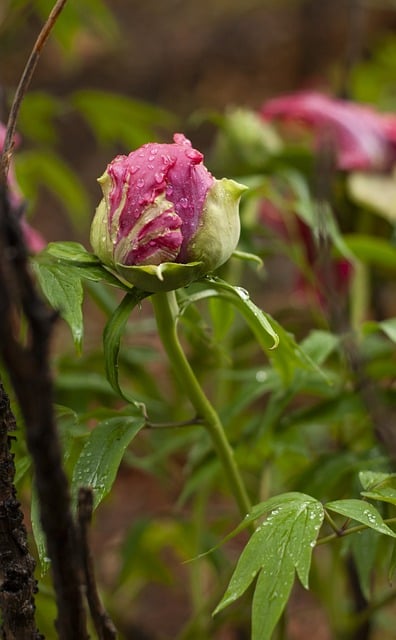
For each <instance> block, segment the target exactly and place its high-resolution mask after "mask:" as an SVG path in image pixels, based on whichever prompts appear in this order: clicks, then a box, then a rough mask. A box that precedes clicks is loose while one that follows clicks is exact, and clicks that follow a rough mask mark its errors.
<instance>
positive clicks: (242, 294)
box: [235, 287, 250, 300]
mask: <svg viewBox="0 0 396 640" xmlns="http://www.w3.org/2000/svg"><path fill="white" fill-rule="evenodd" d="M235 291H236V292H237V294H238V295H239V297H240V298H242V300H249V298H250V295H249V292H248V291H246V289H243V288H242V287H235Z"/></svg>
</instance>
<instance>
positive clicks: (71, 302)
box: [33, 261, 84, 352]
mask: <svg viewBox="0 0 396 640" xmlns="http://www.w3.org/2000/svg"><path fill="white" fill-rule="evenodd" d="M33 265H34V269H35V272H36V274H37V277H38V280H39V282H40V285H41V288H42V290H43V293H44V295H45V296H46V298H47V299H48V302H49V303H50V305H51V306H52V307H53V308H54V309H56V310H57V311H59V313H60V315H61V317H62V318H63V319H64V320H65V321H66V322H67V324H68V325H69V327H70V330H71V332H72V336H73V340H74V343H75V345H76V348H77V351H78V352H80V351H81V345H82V338H83V332H84V325H83V315H82V302H83V288H82V285H81V278H80V277H79V276H78V275H76V273H74V272H73V271H72V270H67V269H65V267H64V266H62V265H57V264H42V263H40V262H39V261H37V262H33Z"/></svg>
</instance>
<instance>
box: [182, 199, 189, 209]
mask: <svg viewBox="0 0 396 640" xmlns="http://www.w3.org/2000/svg"><path fill="white" fill-rule="evenodd" d="M180 206H181V207H183V209H187V207H188V200H187V198H180Z"/></svg>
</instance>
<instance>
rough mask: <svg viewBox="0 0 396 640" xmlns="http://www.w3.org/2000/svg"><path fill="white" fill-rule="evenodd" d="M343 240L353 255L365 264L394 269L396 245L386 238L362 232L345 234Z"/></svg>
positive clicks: (395, 265) (395, 264)
mask: <svg viewBox="0 0 396 640" xmlns="http://www.w3.org/2000/svg"><path fill="white" fill-rule="evenodd" d="M344 242H345V244H346V245H347V246H348V248H349V249H350V251H352V252H353V253H354V255H355V256H356V257H357V258H359V260H362V262H365V263H367V264H370V265H373V266H374V267H380V268H383V269H387V270H390V271H395V270H396V247H394V246H393V245H392V244H391V243H390V242H389V241H388V240H384V239H382V238H377V237H374V236H369V235H364V234H355V233H354V234H346V235H344Z"/></svg>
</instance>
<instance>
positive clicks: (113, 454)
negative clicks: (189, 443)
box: [72, 408, 145, 508]
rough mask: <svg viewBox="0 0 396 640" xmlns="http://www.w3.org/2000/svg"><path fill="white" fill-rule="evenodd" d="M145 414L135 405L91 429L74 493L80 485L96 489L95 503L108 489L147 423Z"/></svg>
mask: <svg viewBox="0 0 396 640" xmlns="http://www.w3.org/2000/svg"><path fill="white" fill-rule="evenodd" d="M144 424H145V418H144V416H143V414H142V413H141V412H139V411H138V410H137V409H136V408H135V410H133V408H129V409H128V413H126V414H124V415H119V416H117V417H114V418H109V419H107V420H104V421H103V422H100V423H99V424H97V425H96V427H95V428H94V429H93V430H92V432H91V434H90V436H89V438H88V439H87V441H86V443H85V445H84V447H83V449H82V451H81V454H80V457H79V458H78V460H77V463H76V465H75V467H74V470H73V477H72V495H73V496H74V497H76V496H77V493H78V489H79V488H80V487H91V488H92V489H93V491H94V507H95V508H96V507H97V506H98V504H99V503H100V502H101V501H102V500H103V498H104V497H105V496H106V495H107V494H108V493H109V491H110V489H111V487H112V486H113V482H114V480H115V478H116V474H117V471H118V467H119V466H120V464H121V460H122V457H123V455H124V452H125V449H126V448H127V446H128V445H129V443H130V442H131V440H132V439H133V438H134V437H135V435H136V434H137V433H138V432H139V431H140V429H142V428H143V427H144Z"/></svg>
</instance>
